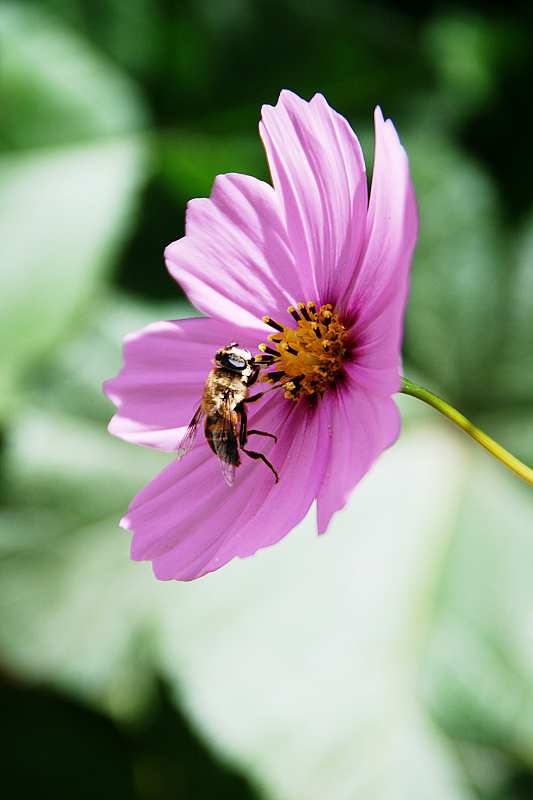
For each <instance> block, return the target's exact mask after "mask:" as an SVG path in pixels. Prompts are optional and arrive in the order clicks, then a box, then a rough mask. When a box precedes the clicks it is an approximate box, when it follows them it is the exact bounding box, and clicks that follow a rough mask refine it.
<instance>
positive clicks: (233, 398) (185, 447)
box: [178, 342, 278, 486]
mask: <svg viewBox="0 0 533 800" xmlns="http://www.w3.org/2000/svg"><path fill="white" fill-rule="evenodd" d="M213 363H214V364H215V368H214V369H212V370H211V371H210V372H209V374H208V376H207V379H206V382H205V387H204V392H203V396H202V400H201V402H200V405H199V406H198V408H197V410H196V413H195V414H194V417H193V418H192V420H191V423H190V425H189V427H188V429H187V432H186V434H185V436H184V438H183V439H182V441H181V443H180V445H179V447H178V458H183V456H184V455H186V453H188V452H189V450H190V448H191V447H192V444H193V441H194V438H195V436H196V431H197V428H198V425H199V423H200V421H201V420H202V419H204V433H205V438H206V440H207V442H208V444H209V446H210V448H211V450H212V451H213V453H214V454H215V455H216V456H217V458H218V460H219V462H220V466H221V468H222V474H223V476H224V479H225V481H226V483H227V484H228V485H229V486H232V485H233V483H234V480H235V470H236V468H237V467H238V466H240V463H241V459H240V451H242V452H244V453H246V454H247V455H248V456H250V457H251V458H253V459H260V460H261V461H263V462H264V463H265V464H266V465H267V466H268V467H269V468H270V469H271V470H272V472H273V473H274V476H275V478H276V482H277V480H278V475H277V472H276V470H275V469H274V467H273V466H272V464H271V463H270V462H269V461H268V459H267V458H266V457H265V456H264V455H263V454H262V453H256V452H254V451H251V450H247V449H246V448H245V445H246V443H247V439H248V435H249V434H251V433H255V434H258V435H259V436H269V437H271V438H273V439H274V440H275V439H276V437H275V436H274V435H273V434H271V433H265V432H263V431H248V429H247V414H246V409H245V403H246V402H253V400H254V399H259V398H260V397H261V396H262V394H263V393H262V392H261V393H259V394H257V395H254V397H250V396H249V387H250V386H251V385H252V384H253V383H255V381H256V380H257V378H258V376H259V371H260V366H259V365H258V364H257V363H256V362H255V359H254V357H253V356H252V354H251V353H250V352H249V351H248V350H245V349H244V348H241V347H239V345H238V344H236V343H235V342H232V343H231V344H229V345H227V347H224V348H222V349H221V350H219V351H218V352H217V353H216V354H215V358H214V362H213Z"/></svg>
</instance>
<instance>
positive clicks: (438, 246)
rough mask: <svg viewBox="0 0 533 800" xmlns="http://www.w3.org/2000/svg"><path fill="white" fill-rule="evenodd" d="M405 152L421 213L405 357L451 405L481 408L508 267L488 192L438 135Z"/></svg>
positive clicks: (477, 173)
mask: <svg viewBox="0 0 533 800" xmlns="http://www.w3.org/2000/svg"><path fill="white" fill-rule="evenodd" d="M407 148H408V152H409V156H410V162H411V166H412V170H413V176H414V183H415V186H416V191H417V198H418V205H419V209H420V238H419V242H418V245H417V249H416V254H415V260H414V266H413V273H412V282H411V294H410V300H409V308H408V315H407V332H406V343H407V352H408V354H409V356H410V357H411V358H412V360H413V361H414V363H415V365H416V366H418V367H419V368H420V369H422V370H423V371H424V372H426V374H427V375H429V376H430V377H431V379H432V381H433V383H434V385H438V386H442V387H444V388H445V389H446V391H447V392H448V393H451V395H452V397H453V398H454V399H455V400H456V402H459V403H460V404H462V405H463V406H465V405H466V406H468V407H470V406H471V407H477V406H483V405H486V403H487V401H486V396H487V395H488V393H489V391H490V386H491V381H492V380H493V374H494V367H495V366H496V365H497V359H498V354H499V352H500V349H501V346H502V341H503V324H504V317H505V309H504V307H503V304H502V297H503V294H504V293H503V281H504V279H505V269H506V267H507V266H508V261H506V259H505V250H504V246H503V241H502V237H501V234H500V235H499V231H498V227H499V219H498V206H497V200H496V196H495V192H494V188H493V186H492V184H491V182H490V180H489V178H488V177H487V176H486V175H485V174H484V173H483V171H482V170H481V169H480V168H479V167H478V166H476V165H475V164H474V163H473V162H472V161H470V160H468V159H467V158H466V157H465V156H464V155H462V154H461V153H460V151H458V150H457V149H455V148H454V147H452V146H451V145H450V144H449V143H447V142H446V140H444V139H442V138H440V137H439V136H438V135H434V136H432V137H429V136H424V138H417V137H416V136H414V137H410V138H409V137H408V139H407ZM489 402H490V401H489Z"/></svg>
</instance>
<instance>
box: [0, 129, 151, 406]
mask: <svg viewBox="0 0 533 800" xmlns="http://www.w3.org/2000/svg"><path fill="white" fill-rule="evenodd" d="M142 162H143V159H142V147H141V143H140V142H138V141H136V140H125V139H123V140H115V141H112V142H109V143H103V142H102V143H99V144H96V145H92V146H91V145H87V146H84V147H80V148H72V149H68V150H59V151H53V152H41V153H32V154H30V155H26V156H22V155H17V156H4V157H3V158H1V159H0V237H1V239H2V241H3V242H4V251H3V258H4V263H5V265H6V268H5V269H4V270H3V271H2V278H1V280H0V292H1V294H2V298H3V302H4V310H3V313H2V318H1V321H0V337H1V338H2V341H3V358H2V367H1V372H0V389H1V391H0V394H1V397H2V401H1V405H2V406H3V409H1V410H3V411H4V412H5V411H6V406H7V407H9V405H8V404H9V403H10V401H11V400H12V394H13V387H14V384H15V382H16V381H17V380H18V379H19V378H20V377H21V376H22V375H23V374H24V370H25V369H26V367H27V365H28V363H29V362H31V361H34V360H36V359H37V358H38V357H39V356H42V355H44V354H45V353H46V352H47V351H48V349H49V348H50V346H51V345H53V344H54V343H55V342H56V341H57V340H58V338H59V337H60V336H61V334H62V333H63V332H64V329H65V327H66V326H67V325H76V324H78V320H79V318H80V317H82V316H83V315H84V314H87V311H88V310H89V309H90V308H91V305H92V304H94V303H97V302H98V296H97V294H96V292H95V290H96V289H97V287H98V283H99V280H100V278H101V276H102V275H103V273H104V271H105V268H106V267H107V266H108V265H109V263H110V259H111V257H112V255H113V254H114V253H115V252H116V250H117V247H118V245H119V242H120V240H121V239H122V237H123V235H124V232H125V229H126V226H127V225H128V223H129V219H130V216H131V213H132V201H133V197H134V194H135V191H136V189H137V187H138V184H139V180H140V177H141V175H142ZM37 186H38V187H39V191H36V187H37Z"/></svg>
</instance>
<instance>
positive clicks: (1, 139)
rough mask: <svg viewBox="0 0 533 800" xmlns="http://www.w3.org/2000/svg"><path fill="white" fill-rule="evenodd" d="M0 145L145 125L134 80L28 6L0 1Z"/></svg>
mask: <svg viewBox="0 0 533 800" xmlns="http://www.w3.org/2000/svg"><path fill="white" fill-rule="evenodd" d="M0 50H1V52H2V82H1V84H0V100H1V105H2V116H1V118H0V143H2V144H3V148H4V149H10V150H11V149H14V150H19V149H27V148H34V147H51V146H54V147H57V146H59V145H67V144H73V143H78V142H83V141H93V140H94V139H99V138H100V137H106V136H120V135H124V134H130V133H131V132H132V131H139V130H141V129H142V128H144V127H145V125H146V121H147V118H146V113H145V111H144V109H143V106H142V103H141V101H140V98H139V96H138V94H137V92H136V90H135V87H134V85H133V84H132V83H131V81H129V80H128V79H127V77H126V76H125V75H123V74H122V73H121V72H120V71H119V70H117V69H116V68H115V67H114V66H113V65H112V64H111V63H110V62H108V61H107V60H106V59H105V58H104V57H103V56H102V55H101V54H99V53H96V52H94V51H93V50H92V49H91V47H90V46H89V45H88V44H87V43H86V42H85V41H84V40H83V39H82V38H81V37H79V36H76V35H75V34H74V33H72V32H70V31H69V30H68V29H65V28H63V27H62V26H61V25H60V24H58V23H57V21H55V20H54V19H53V18H52V17H49V16H47V15H46V14H44V13H43V12H42V11H40V10H38V9H37V8H36V7H35V6H31V5H28V6H26V7H24V6H23V5H21V4H19V5H9V4H6V5H3V6H1V7H0Z"/></svg>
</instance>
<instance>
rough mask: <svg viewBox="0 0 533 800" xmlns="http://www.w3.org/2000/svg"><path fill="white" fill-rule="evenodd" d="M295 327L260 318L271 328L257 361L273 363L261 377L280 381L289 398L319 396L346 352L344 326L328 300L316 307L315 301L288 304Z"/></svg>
mask: <svg viewBox="0 0 533 800" xmlns="http://www.w3.org/2000/svg"><path fill="white" fill-rule="evenodd" d="M287 310H288V313H289V314H290V315H291V317H292V318H293V319H294V321H295V322H296V327H287V326H285V325H282V324H280V323H279V322H276V321H275V320H273V319H272V318H271V317H263V322H266V324H267V325H270V327H271V328H274V329H275V331H276V333H275V334H272V336H269V337H268V339H269V342H270V343H271V344H270V345H267V344H260V345H259V350H261V353H262V355H260V356H256V361H258V362H259V363H264V364H265V366H269V367H270V366H273V367H275V369H274V370H273V371H271V372H266V373H263V375H262V377H261V380H262V381H269V382H271V383H279V384H280V385H281V386H283V388H284V390H285V397H286V398H288V399H289V400H299V399H300V398H301V397H303V396H307V397H312V396H316V395H318V396H321V395H323V394H324V391H325V390H326V388H327V387H328V386H329V385H330V384H332V383H334V382H335V380H336V379H337V377H338V376H339V373H340V372H341V370H342V363H343V360H344V356H345V354H346V328H345V327H344V325H343V324H342V323H341V321H340V320H339V318H338V316H337V314H336V313H335V312H334V311H333V307H332V306H331V305H330V304H329V303H328V304H326V305H323V306H320V307H319V308H318V309H317V307H316V305H315V304H314V303H307V305H304V303H299V304H298V308H295V307H294V306H289V308H288V309H287Z"/></svg>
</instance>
